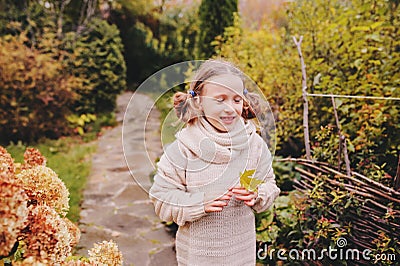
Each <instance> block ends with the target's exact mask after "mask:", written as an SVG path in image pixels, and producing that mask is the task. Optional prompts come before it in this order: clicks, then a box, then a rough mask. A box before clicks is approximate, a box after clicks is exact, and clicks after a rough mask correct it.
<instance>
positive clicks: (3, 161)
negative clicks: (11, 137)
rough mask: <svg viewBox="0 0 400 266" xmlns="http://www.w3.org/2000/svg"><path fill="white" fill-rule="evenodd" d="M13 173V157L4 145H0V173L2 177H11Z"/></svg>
mask: <svg viewBox="0 0 400 266" xmlns="http://www.w3.org/2000/svg"><path fill="white" fill-rule="evenodd" d="M14 174H15V165H14V159H13V158H12V157H11V155H10V154H9V153H8V152H7V150H6V149H5V148H4V147H2V146H0V175H1V177H2V178H6V177H8V178H12V177H13V176H14Z"/></svg>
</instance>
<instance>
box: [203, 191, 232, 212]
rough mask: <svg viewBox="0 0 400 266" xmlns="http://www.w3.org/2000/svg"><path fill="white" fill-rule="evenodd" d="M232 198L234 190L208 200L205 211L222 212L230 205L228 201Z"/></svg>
mask: <svg viewBox="0 0 400 266" xmlns="http://www.w3.org/2000/svg"><path fill="white" fill-rule="evenodd" d="M231 198H232V192H231V191H228V193H226V194H225V195H223V196H221V197H219V198H217V199H215V200H213V201H210V202H208V203H207V204H205V205H204V211H205V212H206V213H209V212H220V211H222V209H223V208H224V207H225V206H226V205H228V201H229V200H230V199H231Z"/></svg>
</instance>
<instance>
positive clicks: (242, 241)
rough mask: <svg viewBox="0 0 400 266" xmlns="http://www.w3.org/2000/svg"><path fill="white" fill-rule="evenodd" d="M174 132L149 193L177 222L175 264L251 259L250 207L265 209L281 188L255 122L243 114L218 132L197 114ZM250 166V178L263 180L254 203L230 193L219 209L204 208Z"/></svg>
mask: <svg viewBox="0 0 400 266" xmlns="http://www.w3.org/2000/svg"><path fill="white" fill-rule="evenodd" d="M176 137H177V139H176V141H174V142H173V143H172V144H170V145H169V146H168V147H167V149H166V150H165V153H164V154H163V156H162V157H161V158H160V161H159V162H158V165H157V166H158V171H157V174H156V176H155V178H154V184H153V186H152V187H151V189H150V198H151V199H152V201H153V203H154V206H155V212H156V214H157V215H158V216H159V217H160V218H161V219H162V220H164V221H174V222H175V223H177V224H178V225H179V229H178V232H177V235H176V252H177V260H178V263H179V265H207V266H209V265H230V266H232V265H238V266H239V265H240V266H243V265H255V262H256V233H255V221H254V213H253V210H254V211H257V212H261V211H264V210H266V209H267V208H268V207H270V206H271V205H272V203H273V201H274V200H275V198H276V197H277V196H278V195H279V192H280V190H279V188H278V187H277V186H276V183H275V176H274V173H273V170H272V158H271V154H270V152H269V150H268V148H267V145H266V144H265V142H264V141H263V140H262V139H261V137H260V136H259V135H258V134H257V133H256V130H255V126H254V125H253V124H252V123H250V122H247V123H245V122H244V121H243V120H241V122H240V123H239V122H238V123H236V125H235V128H234V129H233V130H232V131H230V132H227V133H219V132H217V131H216V130H215V129H214V127H213V126H211V125H210V124H209V123H208V122H207V121H206V120H205V119H204V118H199V119H198V120H197V121H196V122H195V123H194V124H192V125H188V126H187V127H186V128H184V129H182V130H181V131H180V132H178V133H177V135H176ZM250 169H256V172H255V174H254V176H253V177H254V178H257V179H260V180H264V181H265V182H264V183H263V184H261V185H259V187H258V197H257V199H256V203H255V205H254V206H253V207H249V206H247V205H245V204H244V203H243V201H241V200H237V199H235V198H234V196H233V197H232V198H231V200H230V201H229V203H228V205H227V206H225V207H224V208H223V210H222V211H221V212H211V213H205V211H204V205H205V203H206V202H208V201H210V200H213V199H215V198H217V197H220V196H222V195H223V194H224V193H226V192H227V191H228V190H229V188H231V187H233V186H235V185H238V184H239V180H240V173H241V172H243V171H245V170H250Z"/></svg>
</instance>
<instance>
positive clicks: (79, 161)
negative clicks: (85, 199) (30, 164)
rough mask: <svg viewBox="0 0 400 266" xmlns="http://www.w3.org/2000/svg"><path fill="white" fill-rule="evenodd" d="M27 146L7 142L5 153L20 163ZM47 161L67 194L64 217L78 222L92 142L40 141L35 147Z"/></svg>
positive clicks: (92, 148) (89, 164)
mask: <svg viewBox="0 0 400 266" xmlns="http://www.w3.org/2000/svg"><path fill="white" fill-rule="evenodd" d="M26 147H27V146H25V145H24V144H22V143H21V142H19V143H17V144H13V143H11V144H10V145H8V146H7V147H5V148H6V149H7V151H8V152H9V153H10V154H11V155H12V157H13V158H14V160H15V162H23V158H24V156H23V155H24V152H25V149H26ZM29 147H33V148H36V149H38V150H39V151H40V152H41V153H42V154H43V155H44V156H45V157H46V159H47V166H48V167H49V168H51V169H53V170H54V171H55V172H56V173H57V174H58V176H59V177H60V178H61V180H63V182H64V183H65V185H66V187H67V188H68V190H69V193H70V196H69V197H70V201H69V205H70V209H69V213H68V214H67V217H68V218H69V219H70V220H71V221H73V222H78V220H79V217H80V216H79V213H80V204H81V201H82V196H83V189H84V188H85V185H86V180H87V177H88V176H89V173H90V168H91V155H92V154H93V153H94V152H95V151H96V143H95V142H93V141H92V142H86V143H85V142H83V141H82V140H81V138H79V137H66V138H60V139H58V140H44V141H42V142H40V143H38V144H36V145H32V146H29Z"/></svg>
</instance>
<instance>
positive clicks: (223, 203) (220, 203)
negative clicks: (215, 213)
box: [210, 200, 228, 207]
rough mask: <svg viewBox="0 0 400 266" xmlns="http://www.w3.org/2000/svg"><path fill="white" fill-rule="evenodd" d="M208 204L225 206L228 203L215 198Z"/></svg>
mask: <svg viewBox="0 0 400 266" xmlns="http://www.w3.org/2000/svg"><path fill="white" fill-rule="evenodd" d="M210 205H211V206H214V207H225V206H226V205H228V203H227V202H226V201H221V200H216V201H213V202H210Z"/></svg>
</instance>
